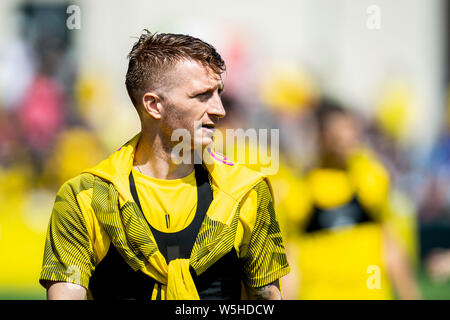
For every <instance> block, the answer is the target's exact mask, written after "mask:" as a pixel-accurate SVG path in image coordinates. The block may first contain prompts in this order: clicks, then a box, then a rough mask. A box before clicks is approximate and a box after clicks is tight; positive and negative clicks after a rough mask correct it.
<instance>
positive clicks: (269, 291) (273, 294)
mask: <svg viewBox="0 0 450 320" xmlns="http://www.w3.org/2000/svg"><path fill="white" fill-rule="evenodd" d="M246 289H247V295H248V298H249V299H250V300H281V299H282V297H281V291H280V284H279V281H278V280H276V281H274V282H272V283H270V284H268V285H265V286H262V287H257V288H251V287H246Z"/></svg>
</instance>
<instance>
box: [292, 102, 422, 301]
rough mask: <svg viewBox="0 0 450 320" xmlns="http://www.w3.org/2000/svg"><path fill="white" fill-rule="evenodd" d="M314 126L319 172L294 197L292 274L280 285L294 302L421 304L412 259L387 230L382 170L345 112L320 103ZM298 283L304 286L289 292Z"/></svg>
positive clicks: (312, 173)
mask: <svg viewBox="0 0 450 320" xmlns="http://www.w3.org/2000/svg"><path fill="white" fill-rule="evenodd" d="M316 119H317V126H318V148H319V156H318V159H317V165H316V166H315V167H314V168H312V169H311V170H310V171H309V172H308V173H307V175H306V177H305V178H304V181H303V182H302V184H304V185H303V186H302V187H301V188H300V190H301V195H302V196H301V197H299V196H298V194H297V195H296V196H293V199H292V201H296V204H297V206H296V208H297V210H296V211H295V212H292V213H290V215H289V219H288V221H289V222H288V223H287V226H288V227H289V230H288V234H289V235H290V236H289V243H290V245H289V249H288V253H289V255H290V258H291V259H292V260H291V262H292V264H293V269H296V270H293V272H292V276H294V278H291V279H285V280H286V281H289V280H290V281H291V282H292V283H289V287H287V288H286V289H287V292H286V293H287V294H288V295H289V296H292V297H294V298H296V299H392V298H394V296H395V295H396V296H397V297H399V298H402V299H418V298H419V297H420V293H419V290H418V286H417V284H416V282H415V279H414V273H413V269H412V266H411V264H410V261H409V257H408V256H407V254H406V251H405V248H404V247H402V245H401V241H399V236H398V234H396V232H393V228H392V227H391V226H390V223H389V219H390V217H389V215H390V214H389V213H390V211H391V210H392V208H391V206H390V204H389V200H388V199H389V197H388V195H389V189H390V186H389V176H388V173H387V171H386V169H385V168H384V166H383V165H382V164H381V163H380V162H379V161H378V159H377V158H376V156H375V155H374V154H373V153H372V152H370V151H369V150H367V148H364V147H363V145H362V141H361V130H360V128H359V123H358V122H357V121H355V118H354V116H353V115H352V114H351V113H350V112H348V111H347V110H345V109H344V108H343V107H341V106H339V105H338V104H336V103H334V102H331V101H323V102H322V103H321V104H320V105H319V107H318V109H317V111H316ZM300 201H301V203H300ZM291 253H292V255H291ZM296 253H298V255H296ZM294 264H295V266H294ZM295 276H297V278H296V277H295ZM286 278H287V277H286ZM297 281H298V282H300V283H301V286H295V285H293V283H296V282H297ZM394 293H395V295H394Z"/></svg>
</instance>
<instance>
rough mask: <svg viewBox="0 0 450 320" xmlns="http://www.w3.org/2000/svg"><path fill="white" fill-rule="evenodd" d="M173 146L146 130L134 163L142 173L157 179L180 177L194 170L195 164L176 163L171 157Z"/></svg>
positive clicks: (142, 135) (137, 148) (139, 143)
mask: <svg viewBox="0 0 450 320" xmlns="http://www.w3.org/2000/svg"><path fill="white" fill-rule="evenodd" d="M171 151H172V148H171V147H170V144H167V143H164V141H163V139H162V138H161V136H160V135H157V134H152V133H149V132H145V131H144V130H143V131H142V133H141V137H140V139H139V142H138V144H137V147H136V151H135V156H134V164H133V166H134V167H135V168H137V169H138V170H139V171H140V172H141V173H143V174H145V175H147V176H150V177H153V178H157V179H180V178H183V177H186V176H187V175H189V174H190V173H191V172H192V170H194V164H193V162H191V164H184V163H181V164H176V163H174V162H173V161H172V158H171Z"/></svg>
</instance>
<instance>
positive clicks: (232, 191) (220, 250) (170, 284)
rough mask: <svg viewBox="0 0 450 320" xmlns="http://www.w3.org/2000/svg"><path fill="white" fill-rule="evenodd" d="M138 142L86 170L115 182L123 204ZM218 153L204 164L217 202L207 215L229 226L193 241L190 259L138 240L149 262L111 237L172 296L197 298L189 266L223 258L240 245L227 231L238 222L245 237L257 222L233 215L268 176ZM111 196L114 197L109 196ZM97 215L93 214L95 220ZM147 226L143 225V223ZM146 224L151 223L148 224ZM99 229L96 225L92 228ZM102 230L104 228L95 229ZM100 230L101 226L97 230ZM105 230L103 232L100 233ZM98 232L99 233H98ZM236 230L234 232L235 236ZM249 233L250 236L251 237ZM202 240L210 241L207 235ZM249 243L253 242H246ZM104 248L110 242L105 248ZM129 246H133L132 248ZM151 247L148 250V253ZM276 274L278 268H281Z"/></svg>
mask: <svg viewBox="0 0 450 320" xmlns="http://www.w3.org/2000/svg"><path fill="white" fill-rule="evenodd" d="M138 140H139V135H137V136H135V137H134V138H133V139H132V140H130V141H129V142H128V143H127V144H125V145H124V146H123V147H122V148H121V149H120V150H118V151H117V152H115V153H114V154H112V155H111V156H110V157H109V158H108V159H106V160H104V161H102V162H101V163H100V164H99V165H98V166H96V167H94V168H92V169H89V170H86V171H85V172H87V173H91V174H93V175H95V176H97V177H100V178H102V179H105V180H107V181H110V182H111V183H112V184H113V185H114V190H116V191H117V192H118V201H119V205H120V207H124V205H125V204H126V203H127V202H134V201H133V199H132V196H131V193H130V191H129V183H128V174H129V172H130V171H131V169H132V165H133V157H134V148H135V146H136V145H137V142H138ZM220 159H221V156H220V154H216V153H214V151H211V152H210V153H206V154H205V158H204V163H205V166H206V168H207V170H208V172H209V173H210V175H211V177H212V180H213V183H214V184H215V185H216V187H217V188H216V189H215V190H214V200H213V201H212V203H211V204H210V207H209V209H208V212H207V217H209V218H210V219H212V220H214V221H218V222H221V223H223V224H225V228H223V231H222V233H220V234H215V237H214V239H212V240H213V241H212V242H207V243H204V242H203V243H199V242H196V243H195V244H194V248H193V250H192V254H191V258H190V259H189V260H187V259H177V260H173V261H171V262H170V264H169V265H167V263H166V261H165V258H164V257H163V255H162V254H161V253H160V252H159V251H157V250H156V252H152V251H151V250H150V249H148V248H147V247H148V246H147V247H146V245H145V244H138V249H139V250H141V252H148V253H149V254H150V255H149V256H148V257H147V261H143V262H142V261H139V260H137V258H136V257H137V256H136V254H135V253H134V252H133V249H132V248H129V247H128V245H127V243H128V242H127V240H126V239H125V238H123V237H125V235H120V238H117V239H111V240H112V241H113V242H116V243H114V245H115V246H116V248H118V249H119V250H120V249H122V250H124V251H123V253H124V254H125V255H127V257H126V260H127V259H129V260H127V262H128V263H129V264H130V265H131V266H133V267H137V268H139V269H141V271H142V272H144V273H146V274H147V275H149V276H151V277H152V278H154V279H155V280H156V281H158V282H160V283H162V284H164V285H167V288H165V290H166V293H167V298H168V299H194V298H198V293H197V291H196V289H195V285H193V280H192V277H191V274H190V272H189V265H191V266H192V267H193V268H194V270H195V271H196V272H197V274H201V273H202V272H204V271H205V270H206V269H207V268H208V267H209V266H210V265H211V264H212V263H214V262H215V261H217V260H218V259H219V258H220V255H221V254H224V253H225V252H228V251H227V250H229V249H231V248H232V246H233V245H235V246H236V241H238V240H236V241H232V242H229V235H228V233H227V232H226V231H227V230H231V232H232V231H233V230H236V229H238V228H236V224H237V222H238V221H239V223H240V224H241V225H242V226H241V228H240V229H241V232H237V237H236V236H234V237H235V238H234V239H237V238H239V237H241V238H245V237H244V235H243V232H242V230H247V231H251V230H252V229H253V226H251V225H249V223H250V224H251V223H254V222H255V220H254V219H252V218H245V214H244V215H243V216H242V217H239V219H237V220H236V217H237V216H236V217H235V215H234V213H235V212H236V210H237V209H238V206H239V204H240V202H241V200H242V199H243V198H244V197H245V196H246V194H248V192H249V191H250V190H251V189H252V188H253V187H254V186H255V185H256V184H258V183H259V182H260V181H262V180H263V179H264V178H265V177H264V176H263V175H262V174H261V173H257V172H255V171H252V170H249V169H247V168H245V167H243V166H238V165H229V164H227V163H225V162H224V161H220ZM110 195H111V197H109V198H113V197H114V195H113V194H111V193H110ZM249 199H251V202H249V204H248V205H247V206H251V208H249V209H248V210H245V211H246V212H247V214H249V213H251V214H252V215H254V214H255V212H256V207H254V206H255V205H256V203H255V201H254V197H253V198H252V197H250V198H249ZM94 219H95V218H94ZM142 227H143V228H145V226H142ZM147 227H148V226H147ZM92 228H93V229H95V228H96V227H92ZM97 229H100V228H97ZM98 231H99V230H97V232H98ZM103 232H104V231H102V230H100V234H102V233H103ZM97 234H99V233H97ZM146 234H148V237H149V239H150V242H151V243H156V241H155V239H154V238H153V235H152V234H151V232H147V233H146ZM232 234H233V233H231V235H232ZM248 238H249V237H247V239H248ZM203 241H209V240H208V239H204V240H203ZM247 241H249V240H247ZM103 247H106V246H103ZM240 247H246V244H245V243H241V246H240ZM130 249H131V250H130ZM149 250H150V251H149ZM200 252H207V254H199V253H200ZM277 272H278V271H277ZM288 272H289V267H288V266H287V265H286V266H283V269H282V271H280V272H279V274H280V275H281V276H282V275H284V274H286V273H288ZM275 275H276V272H273V273H272V274H270V275H268V276H267V277H265V278H261V279H259V278H258V279H257V280H253V281H256V282H255V283H258V281H265V280H267V279H269V278H270V277H273V276H275Z"/></svg>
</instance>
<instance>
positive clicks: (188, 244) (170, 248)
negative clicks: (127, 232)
mask: <svg viewBox="0 0 450 320" xmlns="http://www.w3.org/2000/svg"><path fill="white" fill-rule="evenodd" d="M129 179H130V190H131V194H132V196H133V199H134V202H136V204H137V205H138V206H139V209H140V210H141V212H143V210H142V207H141V203H140V201H139V196H138V194H137V191H136V185H135V183H134V178H133V174H132V173H130V177H129ZM195 180H196V183H197V211H196V212H195V216H194V219H193V220H192V222H191V223H190V224H189V226H187V227H186V228H184V229H183V230H181V231H178V232H174V233H166V232H161V231H159V230H157V229H155V228H154V227H153V226H152V225H151V223H149V222H148V221H147V223H148V225H149V226H150V229H151V230H152V234H153V237H154V238H155V240H156V244H157V245H158V249H159V251H160V252H161V253H162V255H163V256H164V257H165V258H166V261H167V264H168V263H169V262H170V261H171V260H173V259H176V258H181V259H189V257H190V255H191V251H192V247H193V246H194V242H195V239H196V238H197V234H198V231H199V230H200V226H201V225H202V222H203V219H205V215H206V211H208V208H209V205H210V204H211V202H212V199H213V195H212V190H211V186H210V184H209V179H208V172H207V171H206V170H205V169H204V168H203V166H201V165H195Z"/></svg>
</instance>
